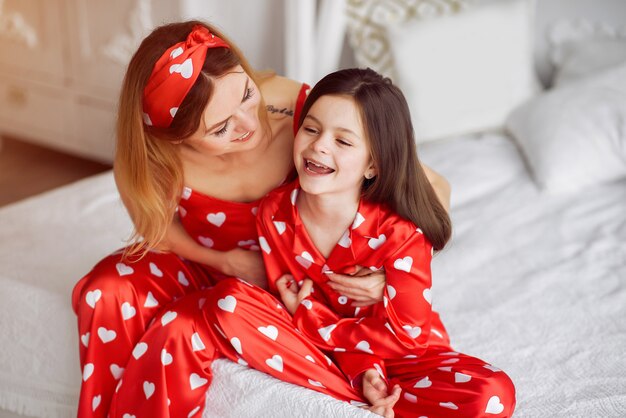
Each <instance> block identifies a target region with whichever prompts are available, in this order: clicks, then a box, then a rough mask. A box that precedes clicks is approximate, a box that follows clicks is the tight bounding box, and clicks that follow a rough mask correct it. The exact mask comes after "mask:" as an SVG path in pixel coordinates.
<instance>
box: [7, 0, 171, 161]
mask: <svg viewBox="0 0 626 418" xmlns="http://www.w3.org/2000/svg"><path fill="white" fill-rule="evenodd" d="M181 3H183V2H182V1H167V0H133V1H127V0H107V1H104V0H0V106H1V108H0V133H6V134H11V135H15V136H19V137H20V138H24V139H27V140H31V141H33V142H37V143H40V144H43V145H46V146H50V147H54V148H57V149H60V150H63V151H67V152H71V153H74V154H77V155H82V156H85V157H89V158H93V159H96V160H100V161H105V162H110V161H112V158H113V149H114V131H115V117H116V108H117V98H118V95H119V89H120V86H121V82H122V78H123V76H124V71H125V67H126V64H127V63H128V60H129V59H130V57H131V55H132V53H133V52H134V51H135V49H136V48H137V46H138V45H139V42H140V41H141V39H143V37H144V36H145V35H146V34H147V33H149V32H150V30H151V29H152V28H153V27H154V26H156V25H158V24H161V23H163V22H165V21H174V20H179V19H180V10H181Z"/></svg>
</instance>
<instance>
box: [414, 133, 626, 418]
mask: <svg viewBox="0 0 626 418" xmlns="http://www.w3.org/2000/svg"><path fill="white" fill-rule="evenodd" d="M420 153H421V156H422V158H423V160H424V161H425V162H427V163H428V164H430V165H432V166H433V167H436V168H437V170H438V171H440V172H441V173H442V174H443V175H444V176H445V177H447V178H448V179H449V181H450V182H451V185H452V211H451V216H452V220H453V225H454V228H455V231H454V234H453V240H452V242H451V244H450V246H449V247H448V248H447V249H445V250H444V252H443V253H442V254H440V255H438V256H437V257H436V258H435V260H434V262H433V271H434V273H433V275H434V286H433V294H434V298H435V299H434V306H435V308H436V309H438V310H439V311H440V312H441V315H442V319H443V321H444V323H445V324H446V325H447V327H448V330H449V332H450V335H451V338H452V343H453V344H454V346H455V348H456V349H458V350H461V351H464V352H467V353H469V354H473V355H476V356H478V357H482V358H484V359H485V360H487V361H490V362H492V363H493V364H494V365H496V366H499V367H501V368H503V369H505V370H506V371H507V372H508V373H509V374H510V376H511V377H512V379H513V381H514V382H515V384H516V387H517V399H518V407H517V413H516V416H518V417H624V416H626V360H625V357H624V353H625V352H626V181H624V180H622V181H620V182H614V183H612V184H605V185H603V186H598V187H595V188H593V189H587V190H585V191H582V192H580V193H576V194H569V195H560V196H550V195H546V194H541V193H540V192H539V191H538V190H537V188H536V187H535V185H534V184H533V183H532V182H531V180H530V178H529V176H528V174H527V171H526V169H525V167H524V164H523V161H522V160H521V158H520V157H519V153H518V151H517V149H516V147H515V146H514V144H513V143H512V141H510V140H509V138H507V137H506V136H502V135H483V136H475V137H465V138H457V139H453V140H450V141H446V142H445V143H433V144H427V145H426V146H423V147H422V148H421V149H420ZM477 182H478V183H479V184H476V183H477Z"/></svg>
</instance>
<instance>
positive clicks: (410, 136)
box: [298, 68, 452, 250]
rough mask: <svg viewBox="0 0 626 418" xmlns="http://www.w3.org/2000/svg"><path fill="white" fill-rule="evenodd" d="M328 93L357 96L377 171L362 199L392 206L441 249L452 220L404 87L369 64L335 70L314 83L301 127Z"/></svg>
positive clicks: (305, 106)
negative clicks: (421, 149) (423, 152)
mask: <svg viewBox="0 0 626 418" xmlns="http://www.w3.org/2000/svg"><path fill="white" fill-rule="evenodd" d="M326 95H341V96H349V97H352V98H353V99H354V101H355V102H356V104H357V107H358V108H359V111H360V115H361V120H362V121H363V125H364V128H365V129H364V130H365V132H366V136H367V140H368V143H369V147H370V152H371V156H372V160H373V161H374V166H375V167H376V171H377V175H376V176H375V177H374V178H373V179H369V180H368V179H365V180H364V182H363V198H364V199H366V200H368V201H371V202H378V203H383V204H386V205H389V207H391V208H392V209H393V210H394V211H395V212H396V213H397V214H398V215H400V216H402V217H403V218H405V219H408V220H410V221H411V222H413V223H414V224H416V225H418V226H419V227H420V228H421V230H422V231H423V232H424V235H425V236H426V238H428V240H429V241H430V242H431V244H432V246H433V248H434V249H435V250H441V249H442V248H443V247H444V246H445V245H446V243H447V242H448V240H449V239H450V235H451V233H452V223H451V222H450V217H449V216H448V213H447V211H446V210H445V208H444V207H443V205H442V204H441V202H440V201H439V198H438V197H437V195H436V194H435V191H434V189H433V188H432V186H431V184H430V182H429V181H428V178H427V177H426V174H425V173H424V170H423V169H422V166H421V164H420V163H419V159H418V157H417V149H416V146H415V138H414V132H413V124H412V123H411V114H410V111H409V106H408V104H407V102H406V99H405V98H404V95H403V94H402V92H401V91H400V89H399V88H398V87H396V86H395V85H393V83H392V82H391V80H390V79H389V78H386V77H383V76H381V75H380V74H378V73H377V72H375V71H373V70H371V69H369V68H367V69H359V68H352V69H345V70H339V71H336V72H334V73H331V74H328V75H327V76H325V77H324V78H322V79H321V80H320V81H318V82H317V84H316V85H315V87H313V89H312V90H311V92H310V93H309V96H308V98H307V100H306V102H305V104H304V107H303V108H302V113H301V115H300V120H299V125H298V126H300V125H302V122H303V120H304V118H305V117H306V115H307V113H308V111H309V109H310V108H311V106H312V105H313V103H315V102H316V101H317V99H319V98H320V97H322V96H326Z"/></svg>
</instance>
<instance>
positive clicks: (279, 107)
mask: <svg viewBox="0 0 626 418" xmlns="http://www.w3.org/2000/svg"><path fill="white" fill-rule="evenodd" d="M301 87H302V83H301V82H299V81H295V80H291V79H289V78H286V77H281V76H278V75H274V76H272V77H268V78H264V79H262V80H261V81H260V82H259V89H260V90H261V94H262V95H263V99H264V100H265V105H266V106H267V113H268V114H269V116H270V117H271V118H274V117H276V118H280V117H284V116H290V117H292V116H293V113H294V109H295V106H296V101H297V99H298V93H299V92H300V88H301Z"/></svg>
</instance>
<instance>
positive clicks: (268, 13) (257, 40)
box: [181, 0, 293, 74]
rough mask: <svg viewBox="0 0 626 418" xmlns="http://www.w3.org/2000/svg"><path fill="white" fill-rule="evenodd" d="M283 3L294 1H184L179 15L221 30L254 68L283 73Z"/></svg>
mask: <svg viewBox="0 0 626 418" xmlns="http://www.w3.org/2000/svg"><path fill="white" fill-rule="evenodd" d="M284 1H293V0H253V1H250V0H187V1H185V2H183V4H182V8H183V10H181V14H182V16H183V18H189V19H191V18H198V19H201V20H205V21H208V22H210V23H211V24H214V25H215V26H217V27H219V28H220V29H222V30H223V31H224V33H225V34H226V35H228V36H229V37H230V38H231V39H232V40H233V41H234V42H235V43H236V44H237V46H239V48H241V49H242V50H243V52H244V54H245V55H246V58H247V59H248V60H249V61H250V63H251V64H252V66H253V67H254V68H255V69H259V70H263V69H273V70H275V71H276V72H277V73H278V74H284V72H285V65H284V62H285V53H284V44H285V31H284V11H283V8H284Z"/></svg>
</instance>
